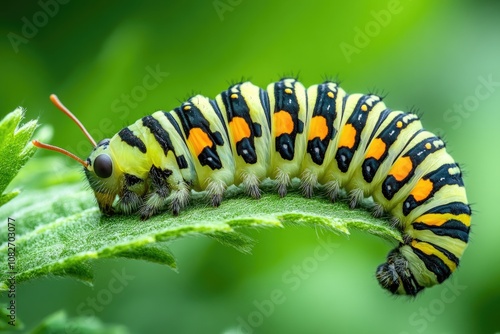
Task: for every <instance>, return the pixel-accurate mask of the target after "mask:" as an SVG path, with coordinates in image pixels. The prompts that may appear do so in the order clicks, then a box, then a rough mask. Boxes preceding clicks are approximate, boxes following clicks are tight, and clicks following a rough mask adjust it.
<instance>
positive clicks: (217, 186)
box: [206, 179, 226, 207]
mask: <svg viewBox="0 0 500 334" xmlns="http://www.w3.org/2000/svg"><path fill="white" fill-rule="evenodd" d="M225 190H226V184H225V183H224V181H222V180H214V179H210V180H209V181H208V185H207V188H206V191H207V193H208V196H210V200H211V202H212V206H214V207H217V206H219V205H220V204H221V203H222V196H223V195H224V191H225Z"/></svg>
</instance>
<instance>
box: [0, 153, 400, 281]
mask: <svg viewBox="0 0 500 334" xmlns="http://www.w3.org/2000/svg"><path fill="white" fill-rule="evenodd" d="M53 159H54V158H50V159H37V160H34V161H32V162H31V164H33V166H31V167H30V168H31V170H32V171H33V172H34V173H36V171H37V170H39V171H40V173H41V174H42V175H47V170H46V169H44V166H46V165H47V164H48V162H47V161H51V162H53ZM37 164H38V165H39V166H38V168H37V166H36V165H37ZM75 169H78V168H77V167H75ZM41 184H43V182H42V183H40V184H39V185H41ZM45 186H46V185H43V186H41V187H40V188H34V189H28V190H26V191H24V192H23V194H22V195H21V196H18V197H17V198H15V199H14V200H12V201H11V202H10V203H8V204H7V205H5V206H3V207H1V208H0V219H1V220H0V228H2V229H4V230H5V229H6V224H7V220H8V218H9V217H10V218H12V219H15V222H14V223H15V230H16V241H15V244H16V263H15V270H16V272H17V276H16V281H17V282H22V281H26V280H29V279H34V278H37V277H41V276H46V275H59V276H71V277H75V278H77V279H80V280H82V281H84V282H86V283H89V284H91V282H92V269H91V265H92V261H93V260H94V259H97V258H114V257H126V258H131V259H140V260H147V261H151V262H155V263H161V264H166V265H168V266H170V267H171V268H172V269H174V270H176V269H177V264H176V262H175V258H174V256H173V254H172V253H171V252H170V250H169V249H168V245H169V244H170V243H171V242H172V241H173V240H175V239H177V238H182V237H186V236H193V235H205V236H208V237H210V238H213V239H215V240H217V241H219V242H221V243H223V244H225V245H229V246H231V247H233V248H235V249H237V250H239V251H241V252H244V253H250V252H251V249H252V246H253V244H254V240H253V239H251V238H250V237H249V236H247V235H245V234H244V230H245V229H249V228H270V227H273V228H275V227H278V228H283V226H287V225H297V224H298V225H303V226H310V227H315V228H317V227H320V228H324V229H327V230H329V231H332V232H334V233H337V234H341V235H349V229H350V228H351V227H354V228H357V229H360V230H364V231H367V232H369V233H372V234H376V235H379V236H382V237H384V238H387V239H389V240H393V241H401V234H400V232H399V231H398V230H397V229H395V228H393V227H390V225H389V224H388V222H387V221H385V220H384V219H377V218H374V217H372V215H371V214H370V212H369V210H367V209H366V208H360V209H354V210H351V209H350V208H349V207H348V205H347V204H346V203H343V202H342V201H339V202H336V203H331V202H330V201H329V200H328V199H326V198H324V197H322V196H319V195H318V196H315V197H313V198H311V199H305V198H304V197H302V195H301V194H300V190H299V189H298V186H297V184H296V183H295V184H294V186H293V188H292V189H291V190H290V192H289V194H288V195H287V196H286V197H284V198H280V197H279V196H278V195H277V194H276V192H275V191H274V189H273V186H274V185H273V184H272V183H266V184H264V185H263V192H264V195H263V196H262V198H261V199H260V200H254V199H251V198H249V197H248V196H246V195H245V194H243V193H242V190H241V189H240V188H237V187H230V189H229V190H228V192H227V194H226V196H225V199H224V201H223V202H222V205H221V206H220V207H219V208H213V207H211V206H209V205H208V201H207V199H206V197H205V194H204V193H196V194H194V195H193V198H192V200H191V203H190V205H189V206H188V207H187V208H186V209H185V210H183V211H182V212H181V213H180V215H179V216H177V217H175V216H172V214H171V213H170V212H165V213H163V214H161V215H158V216H155V217H152V218H151V219H149V220H147V221H141V220H140V219H139V217H137V216H136V215H129V216H124V215H114V216H111V217H105V216H102V215H101V213H100V212H99V209H98V208H97V205H96V202H95V198H94V196H93V194H92V192H91V191H90V190H89V189H88V188H87V187H86V183H85V182H68V183H67V184H57V182H56V185H54V186H49V187H45ZM0 242H1V243H2V244H1V245H0V262H1V263H7V248H8V243H7V234H6V233H3V234H0ZM4 268H5V267H4ZM4 268H3V269H2V271H1V272H0V282H3V285H2V283H0V287H2V288H3V289H6V287H7V285H8V284H6V280H7V278H8V277H9V276H8V272H7V270H6V269H4Z"/></svg>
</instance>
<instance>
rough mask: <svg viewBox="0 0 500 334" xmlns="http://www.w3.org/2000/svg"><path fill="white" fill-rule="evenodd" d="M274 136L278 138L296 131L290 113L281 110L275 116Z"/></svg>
mask: <svg viewBox="0 0 500 334" xmlns="http://www.w3.org/2000/svg"><path fill="white" fill-rule="evenodd" d="M273 122H274V136H275V137H278V136H281V135H282V134H291V133H293V130H294V129H295V126H294V124H293V119H292V115H290V113H289V112H286V111H284V110H280V111H278V112H275V113H274V114H273Z"/></svg>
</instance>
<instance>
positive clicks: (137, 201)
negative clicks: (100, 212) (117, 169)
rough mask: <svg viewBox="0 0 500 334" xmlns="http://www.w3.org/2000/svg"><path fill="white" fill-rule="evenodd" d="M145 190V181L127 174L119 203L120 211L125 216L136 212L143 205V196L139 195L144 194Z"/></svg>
mask: <svg viewBox="0 0 500 334" xmlns="http://www.w3.org/2000/svg"><path fill="white" fill-rule="evenodd" d="M144 190H145V183H144V180H143V179H141V178H139V177H137V176H135V175H132V174H125V184H124V186H123V191H122V195H121V196H120V199H119V200H118V203H117V207H118V210H119V211H121V212H123V213H125V214H131V213H132V212H136V211H137V210H138V209H139V207H141V205H143V199H142V196H140V195H139V194H142V193H144Z"/></svg>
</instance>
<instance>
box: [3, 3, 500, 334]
mask: <svg viewBox="0 0 500 334" xmlns="http://www.w3.org/2000/svg"><path fill="white" fill-rule="evenodd" d="M0 6H1V11H0V35H1V36H3V37H2V38H1V42H0V57H1V58H0V59H1V61H0V74H1V81H0V82H1V85H2V87H1V89H0V116H2V117H3V115H4V114H6V113H7V112H9V111H11V110H13V109H14V108H15V107H17V106H23V107H25V108H27V118H28V119H31V118H39V121H40V122H41V123H43V124H52V125H53V127H54V138H53V140H52V143H53V144H56V145H60V146H63V147H65V148H68V149H70V150H71V151H73V152H74V153H76V154H78V155H79V156H81V157H82V158H84V157H86V155H87V154H88V152H90V149H91V147H90V144H89V143H88V142H87V141H86V140H85V139H84V137H83V136H82V134H81V133H80V132H79V131H77V129H76V127H75V126H74V124H72V123H71V122H70V121H69V120H68V119H66V118H64V117H62V116H61V114H60V112H58V111H57V110H56V109H55V108H54V107H53V106H52V105H51V103H50V102H49V100H48V96H49V94H50V93H57V94H58V95H59V97H60V98H61V100H62V101H63V102H64V103H66V105H67V106H68V107H69V108H70V109H71V110H72V111H73V112H74V113H75V114H77V115H78V117H79V118H80V119H81V121H82V122H83V123H84V124H85V125H86V126H87V128H88V129H89V130H90V132H91V133H92V134H93V135H94V136H95V137H96V139H97V140H100V139H102V138H103V137H110V136H112V135H113V134H114V133H116V132H117V131H118V130H120V129H121V128H122V127H123V126H125V125H127V124H130V123H132V122H134V121H135V120H136V119H137V118H139V117H141V116H144V115H146V114H150V113H152V112H153V111H155V110H157V109H164V110H169V109H172V108H174V107H175V106H177V105H178V104H179V103H180V101H182V100H183V99H185V98H186V97H188V96H189V95H191V94H192V93H202V94H204V95H207V96H210V97H214V96H215V95H216V94H218V93H219V92H221V91H222V90H224V89H225V88H227V86H228V84H229V83H231V82H235V81H238V80H240V79H241V78H250V79H252V81H253V82H254V83H256V84H258V85H260V86H261V87H265V86H266V85H267V84H268V83H269V82H271V81H273V80H277V79H279V78H280V76H282V75H286V74H297V73H298V74H299V75H300V79H301V81H302V82H303V83H304V84H305V85H311V84H314V83H317V82H320V81H322V80H323V79H324V78H326V77H338V78H339V79H340V80H341V82H342V85H343V87H344V89H346V90H347V91H348V92H374V91H375V92H378V93H383V94H387V97H386V99H385V102H386V104H387V105H388V106H389V107H391V108H393V109H403V110H409V109H411V108H417V109H418V110H419V111H420V113H421V114H422V118H423V124H424V125H425V127H426V128H427V129H429V130H431V131H434V132H437V133H439V134H441V135H443V136H444V138H445V139H446V141H447V144H448V149H449V151H450V152H451V153H452V154H453V156H454V158H455V159H456V160H457V161H458V162H459V163H460V164H461V166H462V167H463V169H464V170H465V182H466V186H467V191H468V197H469V200H470V202H471V203H472V207H473V210H474V215H473V228H472V235H471V242H470V246H469V249H468V250H467V252H466V253H465V255H464V257H463V260H462V263H461V264H462V266H461V267H460V269H459V270H458V271H457V272H456V273H455V274H454V275H453V278H452V279H451V280H450V281H449V282H447V283H445V284H444V285H442V286H438V287H434V288H432V289H429V290H427V291H426V292H425V293H423V294H422V295H421V296H419V297H418V298H416V299H415V300H410V299H407V298H394V297H391V296H390V295H388V294H387V293H386V292H385V291H383V290H382V289H381V288H380V287H379V286H378V284H377V281H376V279H375V277H374V271H375V268H376V266H377V265H378V264H380V263H382V262H383V261H384V259H385V256H386V254H387V252H388V251H389V249H391V247H392V245H389V244H388V243H387V242H385V241H382V240H379V239H378V238H376V237H374V236H370V235H366V234H363V233H358V232H356V231H354V232H353V233H352V236H351V237H350V238H349V240H347V239H345V238H343V237H339V236H337V237H336V236H329V235H328V234H325V233H320V232H319V231H315V230H313V229H306V228H288V229H286V230H266V231H260V232H254V231H249V233H250V234H251V235H252V236H254V237H255V238H257V239H258V241H259V242H258V244H257V245H256V247H255V250H254V254H253V255H251V256H249V255H243V254H239V253H237V252H236V251H235V250H233V249H230V248H226V247H224V246H221V245H219V244H218V243H216V242H215V241H212V240H209V239H206V238H191V239H187V240H180V241H177V242H175V243H174V244H173V246H172V248H173V251H174V253H175V254H177V257H178V263H179V266H180V272H179V273H174V272H172V271H171V270H169V269H167V268H166V267H163V266H160V265H154V264H150V263H145V262H138V261H132V260H128V261H127V260H120V261H119V260H102V261H98V262H96V264H95V270H96V281H95V286H94V288H91V287H87V286H85V285H83V284H81V283H79V282H77V281H74V280H71V279H60V278H45V279H41V280H37V281H32V282H29V283H25V284H21V285H20V286H19V287H18V289H19V297H18V305H19V306H18V317H20V318H21V319H22V320H24V322H25V323H26V324H27V328H28V329H29V328H32V327H33V326H34V325H35V324H37V323H38V322H39V321H40V320H41V319H42V318H44V317H46V316H47V315H49V314H52V313H53V312H55V311H57V310H59V309H64V310H66V311H67V312H68V314H69V315H70V316H78V315H93V316H96V317H98V318H100V319H101V320H103V321H104V322H106V323H117V324H123V325H125V326H127V327H128V328H129V329H130V331H131V332H133V333H140V332H144V333H145V332H149V333H167V332H168V333H201V332H203V333H238V332H239V331H241V332H243V333H250V332H255V333H278V332H282V333H303V332H315V333H333V332H335V333H354V332H356V333H366V332H370V333H400V334H403V333H498V332H500V265H499V264H500V261H499V260H500V249H499V242H498V240H497V239H498V238H499V236H500V224H498V220H499V219H498V212H497V213H496V214H495V208H498V200H499V198H500V196H499V195H498V189H500V184H499V183H500V181H499V180H500V178H499V177H498V176H497V174H496V172H497V170H498V166H499V165H500V156H499V153H498V152H499V151H498V144H499V143H500V138H499V137H500V131H499V128H500V110H499V106H500V16H499V15H500V3H499V2H497V1H487V0H480V1H472V0H471V1H465V0H462V1H456V0H455V1H452V0H442V1H412V0H401V1H396V0H391V1H356V2H354V1H351V2H348V1H328V0H324V1H319V0H309V1H303V2H302V1H295V2H293V1H275V0H272V1H269V0H253V1H250V0H217V1H213V0H207V1H182V2H181V1H164V2H160V1H156V2H153V1H150V2H147V1H144V2H139V1H117V0H112V1H68V0H64V1H62V0H61V1H60V2H55V0H51V1H48V0H42V1H41V2H37V1H15V2H14V1H4V2H2V4H1V5H0ZM151 73H156V74H155V75H151ZM39 155H42V153H39ZM35 158H36V157H35ZM68 164H73V165H74V168H79V166H78V165H77V164H74V163H72V162H71V161H68ZM21 196H22V195H21ZM138 224H140V222H139V221H138ZM319 239H321V240H324V241H325V242H330V243H334V244H335V248H334V251H333V252H332V253H331V254H329V255H328V256H327V257H326V259H324V260H322V261H317V258H315V257H314V255H315V252H316V251H317V247H318V245H319V243H318V240H319ZM294 266H299V267H301V268H305V269H304V270H305V271H304V273H302V274H300V275H302V276H299V275H297V274H293V272H290V270H293V268H294ZM115 271H117V272H122V271H124V272H125V273H126V274H127V275H130V276H133V277H134V278H133V279H131V280H130V281H127V282H126V285H124V286H123V289H122V290H121V291H120V292H119V293H116V294H113V295H112V297H111V298H110V299H109V298H108V299H104V297H105V296H104V294H103V293H102V291H104V290H105V289H109V287H108V285H109V283H110V281H111V280H112V278H113V277H114V276H113V275H114V273H115ZM292 282H293V283H292ZM271 299H274V300H275V303H273V304H271V302H269V300H271ZM93 301H97V302H95V303H96V304H93V303H94V302H93Z"/></svg>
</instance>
